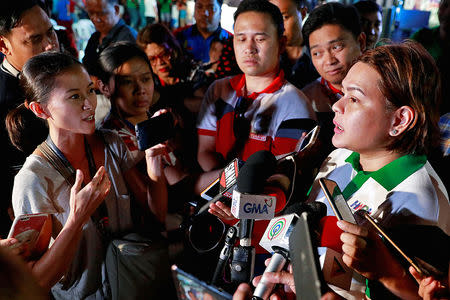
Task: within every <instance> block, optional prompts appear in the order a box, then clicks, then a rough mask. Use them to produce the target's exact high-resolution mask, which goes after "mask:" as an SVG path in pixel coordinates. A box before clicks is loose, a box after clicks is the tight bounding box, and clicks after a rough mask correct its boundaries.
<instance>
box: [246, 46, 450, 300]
mask: <svg viewBox="0 0 450 300" xmlns="http://www.w3.org/2000/svg"><path fill="white" fill-rule="evenodd" d="M342 85H343V92H344V96H343V97H342V98H341V99H340V100H338V101H337V102H336V103H335V104H334V105H333V111H334V112H335V117H334V120H333V123H334V125H335V129H334V136H333V139H332V141H333V144H334V146H336V147H337V148H338V149H337V150H335V151H333V152H332V153H331V154H330V155H329V156H328V158H327V159H326V160H325V162H324V163H323V165H322V167H321V169H320V171H319V173H318V175H317V177H316V180H315V182H314V184H313V187H312V190H311V193H310V195H309V198H308V201H321V202H324V203H325V204H327V206H328V213H327V214H328V215H334V213H333V211H332V210H331V208H330V206H329V205H328V203H327V201H326V200H325V196H324V194H323V193H322V191H321V189H320V187H319V184H318V179H319V178H323V177H325V178H328V179H330V180H333V181H335V182H336V183H337V184H338V186H339V187H340V189H341V190H342V194H343V196H344V198H345V199H346V201H347V203H348V204H349V206H350V208H351V209H352V211H353V212H354V213H355V212H357V211H361V212H362V211H366V212H368V213H369V214H370V215H371V216H372V217H373V218H374V219H375V220H376V221H377V223H378V224H379V225H381V226H382V227H384V228H385V229H387V230H394V229H395V228H397V227H399V226H403V225H420V226H422V225H424V226H429V227H430V228H431V227H437V229H438V230H442V231H443V232H444V233H445V234H446V235H448V234H449V232H450V220H449V218H448V216H449V215H450V206H449V200H448V194H447V191H446V190H445V187H444V185H443V183H442V181H441V179H440V178H439V177H438V175H437V174H436V172H435V171H434V170H433V168H432V167H431V165H430V164H429V162H428V161H427V156H426V155H427V154H428V153H430V150H431V149H432V148H433V147H435V144H436V143H438V142H439V131H438V127H437V122H438V118H439V115H438V112H437V108H438V107H439V102H440V96H441V94H440V92H441V85H440V80H439V73H438V70H437V68H436V65H435V63H434V61H433V59H432V57H431V56H430V55H429V54H428V53H427V52H426V50H425V49H424V48H423V47H422V46H420V45H419V44H418V43H415V42H410V41H407V42H404V43H401V44H391V45H384V46H380V47H377V48H375V49H372V50H369V51H367V52H365V53H364V54H363V55H362V56H361V57H359V59H358V60H357V62H356V63H355V64H354V65H353V66H352V68H351V69H350V70H349V72H348V74H347V76H346V77H345V79H344V81H343V82H342ZM337 225H338V227H339V228H340V229H341V230H342V231H343V233H342V234H341V235H340V240H341V241H342V242H343V246H342V250H341V253H338V252H336V251H334V253H333V252H332V251H331V249H324V250H326V253H325V252H319V254H321V255H322V256H323V257H322V258H324V260H325V263H324V266H323V273H324V277H325V279H326V280H327V282H328V284H329V285H330V287H332V289H333V290H334V291H336V292H337V293H338V294H340V295H341V296H343V297H344V298H346V299H347V298H349V297H354V296H356V297H358V298H361V297H364V293H365V294H366V296H367V297H369V298H371V299H386V298H383V296H380V294H379V292H380V291H381V290H380V286H382V287H384V288H386V289H387V290H389V291H390V292H391V293H393V294H394V295H395V296H397V297H400V298H402V299H418V298H419V294H418V287H417V285H416V283H415V282H414V280H413V279H412V277H411V276H409V275H408V270H407V268H405V267H404V266H402V264H401V263H400V261H399V260H398V258H397V257H395V256H394V255H393V253H394V252H391V251H390V249H388V248H387V247H386V245H385V244H384V243H383V241H382V240H381V239H380V238H379V236H377V234H376V233H375V231H374V230H373V229H371V228H370V227H368V226H365V225H364V224H363V223H360V225H356V224H351V223H348V222H346V221H339V222H338V223H337ZM403 238H405V239H408V238H409V239H411V240H414V238H415V232H406V234H405V236H404V237H403ZM417 243H420V241H417ZM417 243H416V244H417ZM299 247H301V245H299ZM428 250H429V251H428V255H429V256H430V257H431V256H433V254H432V252H433V249H428ZM443 251H447V252H448V249H445V248H444V249H443ZM329 257H331V261H333V260H339V261H341V262H343V263H344V264H345V265H346V266H348V267H350V268H349V269H347V268H346V271H347V272H349V273H350V274H352V273H353V271H356V272H357V273H359V274H361V275H362V276H363V278H361V277H360V279H359V280H357V279H355V278H354V279H353V280H352V281H351V282H347V284H348V285H347V288H343V287H342V283H338V282H335V281H333V276H331V275H332V274H330V271H329V270H330V268H328V269H327V268H326V265H327V261H328V262H329V260H327V259H328V258H329ZM442 266H443V272H444V274H446V272H448V258H447V261H446V262H445V261H444V262H441V265H440V266H438V267H442ZM327 272H328V274H327ZM350 277H351V276H350ZM353 277H354V276H353ZM366 278H367V279H369V281H367V282H368V283H367V286H366V284H364V279H366ZM259 279H260V278H257V279H256V280H255V281H256V282H257V281H259ZM361 279H362V280H361ZM267 280H270V281H273V282H275V283H283V284H288V285H289V283H290V285H291V287H293V280H292V274H289V273H286V272H282V273H276V274H270V275H269V276H268V277H267ZM375 282H377V284H378V286H377V287H376V285H377V284H374V283H375ZM358 283H362V284H358ZM340 285H341V286H340ZM344 285H345V284H344ZM444 290H445V289H444ZM447 290H448V287H447ZM241 291H242V290H241ZM422 294H423V292H422Z"/></svg>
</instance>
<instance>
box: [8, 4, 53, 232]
mask: <svg viewBox="0 0 450 300" xmlns="http://www.w3.org/2000/svg"><path fill="white" fill-rule="evenodd" d="M41 4H42V3H39V2H38V1H36V0H21V1H6V2H5V3H3V4H2V9H1V10H0V51H1V52H2V53H3V55H4V57H3V60H2V62H1V65H0V119H1V120H2V122H3V125H1V126H0V143H1V145H2V146H3V151H2V152H3V155H4V156H3V157H4V158H5V159H3V160H2V165H1V167H0V169H1V170H2V171H3V172H2V174H3V179H2V180H1V181H0V190H1V191H2V192H3V194H2V199H1V201H0V236H1V237H6V235H7V234H8V231H9V228H10V226H11V220H10V217H9V216H8V214H7V211H8V209H9V206H10V201H11V193H12V187H13V182H14V176H15V174H16V172H17V171H18V170H19V169H20V167H21V165H22V164H23V162H24V161H25V157H26V156H27V155H29V154H30V153H29V151H33V150H34V149H27V150H25V149H22V150H24V152H25V153H24V152H22V151H19V150H18V149H16V148H15V147H14V146H13V145H12V144H11V142H10V140H9V137H8V133H7V131H6V127H5V118H6V115H7V114H8V112H9V111H10V110H12V109H14V108H16V107H17V106H18V105H19V104H21V103H23V101H24V98H25V96H24V93H23V90H22V88H21V87H20V85H19V74H20V71H22V67H23V65H24V64H25V63H26V62H27V61H28V59H30V58H31V57H33V56H35V55H37V54H40V53H42V52H44V51H51V50H57V49H59V42H58V38H57V35H56V32H55V30H54V28H53V26H52V24H51V22H50V19H49V17H48V15H47V14H46V12H45V10H44V9H43V8H45V7H44V6H42V7H41V6H40V5H41ZM44 134H45V133H44ZM40 137H41V136H34V137H33V138H35V139H39V138H40ZM44 138H45V137H44ZM44 138H43V139H44ZM43 139H42V140H43Z"/></svg>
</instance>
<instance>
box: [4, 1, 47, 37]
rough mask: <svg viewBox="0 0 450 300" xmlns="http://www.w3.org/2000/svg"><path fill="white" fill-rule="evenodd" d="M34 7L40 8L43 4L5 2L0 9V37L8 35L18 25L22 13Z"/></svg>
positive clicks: (38, 2)
mask: <svg viewBox="0 0 450 300" xmlns="http://www.w3.org/2000/svg"><path fill="white" fill-rule="evenodd" d="M36 5H39V7H41V8H42V5H43V4H42V2H40V1H37V0H12V1H5V2H4V3H3V4H2V8H1V9H0V35H1V36H5V35H7V34H8V33H10V32H11V30H12V29H13V28H15V27H17V26H18V25H19V23H20V21H21V20H22V15H23V13H24V12H26V11H27V10H29V9H31V8H33V7H34V6H36Z"/></svg>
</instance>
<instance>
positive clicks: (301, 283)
mask: <svg viewBox="0 0 450 300" xmlns="http://www.w3.org/2000/svg"><path fill="white" fill-rule="evenodd" d="M307 218H308V215H307V214H306V213H302V214H301V215H300V216H299V219H298V220H297V222H296V224H295V226H294V229H293V230H292V233H291V235H290V236H289V253H290V259H291V262H292V273H293V275H294V283H295V290H296V291H297V293H296V297H297V300H320V298H321V296H322V295H323V294H324V293H325V292H326V290H327V288H328V285H327V283H326V282H325V279H324V277H323V273H322V270H321V268H320V263H319V255H318V253H317V243H315V242H314V240H313V239H312V235H311V231H310V228H309V225H308V219H307Z"/></svg>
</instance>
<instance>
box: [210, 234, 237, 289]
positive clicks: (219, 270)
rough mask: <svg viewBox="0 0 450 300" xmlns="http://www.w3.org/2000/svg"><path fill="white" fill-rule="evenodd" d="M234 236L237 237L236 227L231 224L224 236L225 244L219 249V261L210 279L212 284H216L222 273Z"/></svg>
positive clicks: (234, 240) (230, 251) (234, 239)
mask: <svg viewBox="0 0 450 300" xmlns="http://www.w3.org/2000/svg"><path fill="white" fill-rule="evenodd" d="M236 238H237V228H236V227H234V226H231V227H230V228H229V229H228V232H227V235H226V237H225V245H224V246H223V248H222V251H220V254H219V261H218V263H217V266H216V270H215V271H214V275H213V278H212V281H211V284H212V285H217V282H218V280H219V278H220V276H221V275H222V274H223V270H224V268H225V264H226V263H227V262H228V260H229V259H230V257H231V253H232V249H233V247H234V243H235V242H236Z"/></svg>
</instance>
